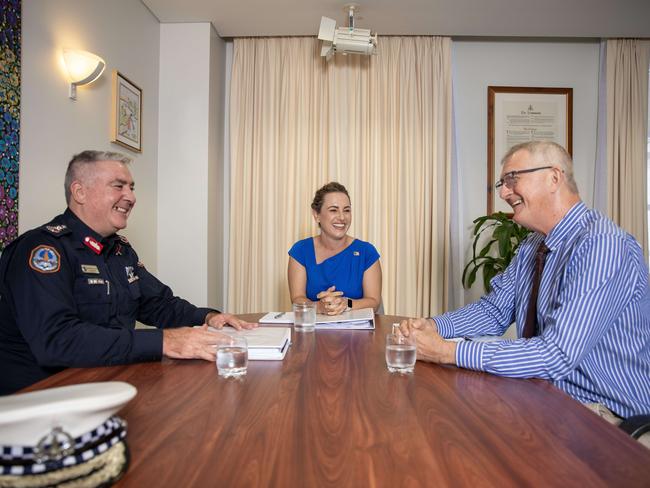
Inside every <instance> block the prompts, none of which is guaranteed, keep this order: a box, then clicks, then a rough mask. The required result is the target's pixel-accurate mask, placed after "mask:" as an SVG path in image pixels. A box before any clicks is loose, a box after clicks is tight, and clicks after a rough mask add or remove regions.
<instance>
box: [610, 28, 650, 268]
mask: <svg viewBox="0 0 650 488" xmlns="http://www.w3.org/2000/svg"><path fill="white" fill-rule="evenodd" d="M649 60H650V41H641V40H635V39H612V40H608V41H607V67H606V73H607V74H606V76H607V149H606V152H607V181H608V192H607V195H608V206H607V210H608V213H609V215H610V217H611V218H612V219H613V220H614V222H616V223H617V224H618V225H620V226H621V227H622V228H623V229H625V230H626V231H628V232H629V233H630V234H632V235H633V236H634V237H635V238H636V239H637V241H639V243H640V244H641V245H642V247H643V251H644V252H645V255H646V257H647V256H648V211H647V204H648V198H647V184H648V180H647V140H648V62H649Z"/></svg>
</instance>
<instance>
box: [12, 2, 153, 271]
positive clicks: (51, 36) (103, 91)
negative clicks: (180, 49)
mask: <svg viewBox="0 0 650 488" xmlns="http://www.w3.org/2000/svg"><path fill="white" fill-rule="evenodd" d="M158 29H159V23H158V20H157V19H156V18H155V17H154V16H153V15H152V14H151V12H149V10H148V9H147V8H146V7H144V5H143V4H142V3H141V2H139V1H133V0H111V1H105V0H85V1H79V0H56V1H52V0H27V1H23V2H22V88H21V112H22V113H21V135H20V187H19V205H20V207H19V211H20V221H19V224H20V231H21V232H24V231H25V230H28V229H30V228H33V227H36V226H38V225H41V224H43V223H45V222H47V221H48V220H50V219H51V218H52V217H54V216H55V215H56V214H58V213H60V212H61V211H63V210H64V209H65V198H64V196H63V176H64V173H65V169H66V166H67V163H68V161H69V160H70V158H71V156H72V155H73V154H75V153H78V152H80V151H81V150H84V149H99V150H112V151H120V152H123V153H125V154H127V155H128V156H130V157H132V158H133V159H134V164H133V166H132V168H131V170H132V172H133V175H134V178H135V181H136V194H137V199H138V200H137V204H136V207H135V209H134V211H133V213H132V214H131V217H130V219H129V228H128V230H126V231H124V232H123V233H124V234H125V235H126V236H128V238H129V240H131V242H132V243H133V245H134V247H135V248H136V249H137V251H138V253H139V255H140V258H141V260H142V261H143V262H144V263H146V264H147V267H148V268H149V269H151V270H153V271H155V267H156V242H157V230H156V212H157V211H156V204H157V202H156V184H157V174H156V160H157V151H158V60H159V36H158ZM63 47H71V48H77V49H83V50H86V51H90V52H93V53H95V54H97V55H99V56H101V57H102V58H104V60H105V61H106V71H105V73H104V74H103V75H102V77H101V78H100V79H99V80H97V81H96V82H95V83H93V84H92V85H89V86H85V87H79V89H78V90H77V100H76V101H72V100H70V99H69V98H68V83H67V81H66V78H65V74H64V71H63V66H62V64H61V62H60V53H61V49H62V48H63ZM115 69H116V70H119V71H120V72H121V73H122V74H124V75H125V76H126V77H127V78H129V79H130V80H131V81H133V83H135V84H136V85H138V86H139V87H140V88H142V90H143V127H142V141H143V150H142V153H141V154H138V153H134V152H130V151H129V150H127V149H124V148H122V147H121V146H119V145H116V144H111V143H110V142H109V141H110V139H111V134H110V131H111V120H110V118H111V73H112V71H113V70H115Z"/></svg>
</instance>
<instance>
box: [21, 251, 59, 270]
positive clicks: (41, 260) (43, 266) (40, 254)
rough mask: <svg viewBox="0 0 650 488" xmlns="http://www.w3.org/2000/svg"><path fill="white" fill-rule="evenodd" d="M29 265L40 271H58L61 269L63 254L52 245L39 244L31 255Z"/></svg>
mask: <svg viewBox="0 0 650 488" xmlns="http://www.w3.org/2000/svg"><path fill="white" fill-rule="evenodd" d="M29 267H30V268H32V269H33V270H35V271H38V272H39V273H56V272H57V271H59V269H61V256H59V253H58V251H57V250H56V249H54V248H53V247H51V246H37V247H35V248H34V249H32V252H31V254H30V256H29Z"/></svg>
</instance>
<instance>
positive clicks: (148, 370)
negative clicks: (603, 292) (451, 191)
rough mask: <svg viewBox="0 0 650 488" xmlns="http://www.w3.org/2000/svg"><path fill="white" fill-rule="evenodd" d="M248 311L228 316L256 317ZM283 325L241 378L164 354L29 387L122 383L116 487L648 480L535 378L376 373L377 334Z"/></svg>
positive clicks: (384, 324)
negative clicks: (125, 450)
mask: <svg viewBox="0 0 650 488" xmlns="http://www.w3.org/2000/svg"><path fill="white" fill-rule="evenodd" d="M260 316H261V315H259V314H256V315H242V317H245V318H247V319H249V320H251V319H253V320H257V318H259V317H260ZM395 320H398V319H397V318H396V317H391V316H377V328H376V330H375V331H374V332H373V331H354V330H353V331H316V332H312V333H295V332H294V333H293V337H292V340H293V344H292V346H291V348H290V349H289V351H288V353H287V356H286V358H285V359H284V361H252V362H249V365H248V374H247V376H246V377H245V379H243V380H241V381H239V380H234V379H228V380H226V379H223V378H220V377H218V376H217V372H216V368H215V365H214V364H211V363H208V362H205V361H199V360H196V361H188V360H184V361H183V360H169V359H164V360H163V361H162V362H160V363H143V364H136V365H128V366H115V367H104V368H90V369H68V370H66V371H63V372H62V373H59V374H57V375H55V376H53V377H50V378H48V379H46V380H44V381H42V382H40V383H38V384H36V385H34V386H33V387H31V388H29V390H36V389H41V388H46V387H54V386H63V385H69V384H75V383H82V382H92V381H110V380H119V381H126V382H128V383H131V384H132V385H134V386H136V387H137V389H138V394H137V396H136V397H135V398H134V399H133V400H132V401H131V402H130V403H129V404H127V405H126V406H125V407H124V408H123V409H122V410H121V412H120V413H119V415H120V416H122V417H123V418H125V419H126V420H127V421H128V436H127V442H128V445H129V448H130V451H131V464H130V467H129V470H128V472H127V473H126V475H125V476H124V477H123V478H122V480H121V481H120V482H118V486H124V487H127V486H128V487H145V486H156V487H158V486H170V487H190V486H224V487H235V486H277V487H301V486H318V487H323V486H337V487H339V486H354V487H365V486H373V487H374V486H377V487H380V486H391V487H403V486H408V487H416V486H454V487H462V486H471V487H476V486H498V487H500V488H503V487H506V486H544V487H546V486H589V487H596V486H625V487H633V486H646V487H647V486H650V450H647V449H646V448H644V447H643V446H641V445H640V444H638V443H636V442H635V441H633V440H631V439H630V438H628V437H627V436H626V435H625V434H624V433H623V432H622V431H619V429H617V428H615V427H613V426H611V425H609V424H607V423H606V422H605V421H604V420H602V419H600V418H598V417H597V416H596V415H594V414H592V413H591V412H589V411H588V410H586V409H585V408H584V407H582V406H581V405H579V404H578V403H576V402H575V401H574V400H572V399H571V398H570V397H569V396H567V395H565V394H564V393H562V392H561V391H560V390H558V389H556V388H555V387H553V386H552V385H550V384H549V383H547V382H545V381H541V380H515V379H507V378H498V377H495V376H492V375H488V374H485V373H479V372H472V371H466V370H460V369H457V368H454V367H443V366H438V365H431V364H424V363H418V364H417V365H416V368H415V373H414V374H413V375H408V376H403V375H398V374H390V373H389V372H388V371H387V369H386V365H385V361H384V343H385V334H386V333H387V332H388V331H389V329H390V324H391V323H393V322H394V321H395Z"/></svg>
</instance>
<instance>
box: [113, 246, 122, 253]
mask: <svg viewBox="0 0 650 488" xmlns="http://www.w3.org/2000/svg"><path fill="white" fill-rule="evenodd" d="M115 255H116V256H121V255H122V245H121V244H116V245H115Z"/></svg>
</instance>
